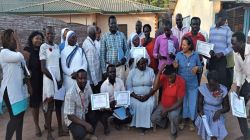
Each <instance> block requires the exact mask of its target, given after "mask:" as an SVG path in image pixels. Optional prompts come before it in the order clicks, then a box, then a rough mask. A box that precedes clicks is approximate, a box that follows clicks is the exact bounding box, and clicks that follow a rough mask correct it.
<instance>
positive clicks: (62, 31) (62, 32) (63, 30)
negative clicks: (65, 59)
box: [61, 28, 69, 43]
mask: <svg viewBox="0 0 250 140" xmlns="http://www.w3.org/2000/svg"><path fill="white" fill-rule="evenodd" d="M65 30H69V28H63V29H62V30H61V43H63V41H65V40H64V39H63V34H64V32H65Z"/></svg>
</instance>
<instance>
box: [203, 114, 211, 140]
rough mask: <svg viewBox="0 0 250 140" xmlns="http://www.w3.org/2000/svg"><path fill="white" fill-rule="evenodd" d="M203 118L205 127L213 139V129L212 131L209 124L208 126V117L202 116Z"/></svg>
mask: <svg viewBox="0 0 250 140" xmlns="http://www.w3.org/2000/svg"><path fill="white" fill-rule="evenodd" d="M201 118H202V121H203V124H204V127H205V129H206V132H207V135H208V136H210V137H212V136H213V134H212V132H211V129H210V126H209V124H208V122H207V116H206V115H203V116H201Z"/></svg>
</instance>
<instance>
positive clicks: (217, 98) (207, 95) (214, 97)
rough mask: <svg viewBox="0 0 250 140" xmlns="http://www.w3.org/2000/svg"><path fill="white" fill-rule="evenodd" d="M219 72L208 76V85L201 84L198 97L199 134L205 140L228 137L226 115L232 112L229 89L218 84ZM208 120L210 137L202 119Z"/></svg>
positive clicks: (197, 124) (210, 73)
mask: <svg viewBox="0 0 250 140" xmlns="http://www.w3.org/2000/svg"><path fill="white" fill-rule="evenodd" d="M218 77H219V76H218V72H216V71H211V72H209V73H208V75H207V79H208V83H204V84H201V85H200V87H199V95H198V113H199V116H198V117H197V119H196V121H195V125H196V126H197V129H198V134H199V135H200V136H201V137H202V139H203V140H223V139H224V138H225V137H226V136H227V134H228V133H227V130H226V127H225V118H224V115H223V114H225V113H227V112H228V111H229V110H230V107H229V99H228V94H227V93H228V92H227V88H226V87H225V86H223V85H220V84H219V83H218ZM204 116H205V117H206V118H207V122H208V125H209V127H210V130H211V135H212V136H209V135H208V133H207V132H206V129H205V126H204V124H203V120H202V117H204Z"/></svg>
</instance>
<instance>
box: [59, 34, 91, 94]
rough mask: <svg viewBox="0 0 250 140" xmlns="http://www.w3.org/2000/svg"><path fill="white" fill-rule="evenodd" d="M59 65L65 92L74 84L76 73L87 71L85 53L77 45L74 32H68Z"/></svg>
mask: <svg viewBox="0 0 250 140" xmlns="http://www.w3.org/2000/svg"><path fill="white" fill-rule="evenodd" d="M61 64H62V70H63V74H64V75H63V78H64V83H63V85H64V87H65V89H66V91H68V90H69V89H70V87H72V85H73V84H74V82H75V80H74V78H75V76H76V72H77V71H78V70H80V69H84V70H86V71H87V60H86V57H85V53H84V51H83V49H82V48H81V47H79V46H78V44H77V36H76V33H75V32H74V31H68V33H67V36H66V40H65V47H64V49H63V51H62V52H61Z"/></svg>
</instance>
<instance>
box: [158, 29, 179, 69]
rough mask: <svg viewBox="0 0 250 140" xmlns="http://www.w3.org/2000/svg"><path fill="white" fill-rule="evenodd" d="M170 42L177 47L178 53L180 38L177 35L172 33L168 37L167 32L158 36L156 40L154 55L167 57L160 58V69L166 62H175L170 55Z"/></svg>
mask: <svg viewBox="0 0 250 140" xmlns="http://www.w3.org/2000/svg"><path fill="white" fill-rule="evenodd" d="M170 44H171V45H173V47H174V48H175V49H176V53H177V52H178V51H179V43H178V39H177V38H176V37H175V36H173V35H171V36H170V37H169V38H168V37H166V35H165V34H162V35H160V36H158V37H157V39H156V41H155V46H154V51H153V56H154V57H155V58H156V59H157V56H158V54H160V55H161V56H164V57H166V59H160V60H159V65H158V69H160V68H161V66H162V65H163V64H164V63H167V64H172V63H173V60H172V59H171V58H170V57H169V54H170V53H169V51H168V50H169V49H168V48H169V45H170Z"/></svg>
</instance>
